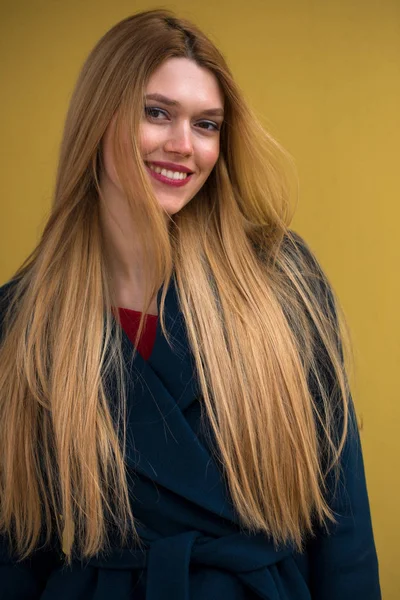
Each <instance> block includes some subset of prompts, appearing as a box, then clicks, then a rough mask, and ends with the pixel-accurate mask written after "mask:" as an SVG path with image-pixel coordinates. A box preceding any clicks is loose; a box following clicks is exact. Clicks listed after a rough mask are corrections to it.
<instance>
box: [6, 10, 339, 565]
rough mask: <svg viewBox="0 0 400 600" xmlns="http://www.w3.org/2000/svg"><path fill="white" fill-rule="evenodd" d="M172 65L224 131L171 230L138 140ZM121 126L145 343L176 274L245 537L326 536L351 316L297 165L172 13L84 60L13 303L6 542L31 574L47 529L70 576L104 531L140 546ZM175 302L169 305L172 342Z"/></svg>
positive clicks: (158, 14) (137, 18) (9, 304)
mask: <svg viewBox="0 0 400 600" xmlns="http://www.w3.org/2000/svg"><path fill="white" fill-rule="evenodd" d="M177 56H178V57H187V58H189V59H191V60H194V61H196V63H197V64H199V65H200V66H202V67H204V68H206V69H209V70H210V71H211V72H212V73H214V75H215V76H216V77H217V79H218V81H219V84H220V86H221V89H222V91H223V94H224V99H225V111H226V117H225V121H224V124H223V127H222V131H221V152H220V156H219V159H218V162H217V164H216V166H215V168H214V169H213V171H212V173H211V175H210V177H209V179H208V180H207V181H206V183H205V185H204V186H203V188H202V189H201V190H200V191H199V192H198V193H197V195H196V196H195V197H194V198H193V199H192V200H191V201H190V202H189V203H188V204H187V205H186V206H185V207H184V208H183V209H182V210H181V211H180V212H179V213H177V214H176V215H174V216H173V217H171V218H170V219H169V222H166V220H165V214H164V212H163V210H162V209H161V207H160V206H159V204H158V202H157V199H156V198H155V196H154V194H153V192H152V188H151V185H150V182H149V181H148V178H147V174H146V171H145V170H144V166H143V163H142V159H141V155H140V149H139V147H138V144H137V139H138V128H139V123H140V119H141V118H142V113H143V97H144V90H145V85H146V82H147V81H148V78H149V76H150V75H151V74H152V73H153V72H154V70H155V69H156V68H157V67H158V66H159V65H160V64H161V63H162V62H163V61H164V60H166V59H168V58H170V57H177ZM115 114H116V115H117V119H116V136H115V140H114V143H115V156H116V161H115V162H116V166H117V169H118V175H119V178H120V181H121V184H122V186H123V189H124V192H125V194H126V197H127V199H128V202H129V206H130V209H131V214H132V219H135V223H137V227H135V229H136V230H137V232H138V235H139V236H140V238H139V239H140V242H141V245H142V246H141V247H143V248H144V252H145V254H144V257H145V261H146V262H145V264H146V273H147V274H148V279H147V282H146V283H147V287H146V299H147V300H146V302H145V303H144V305H143V315H142V319H141V322H140V327H139V331H138V337H139V336H140V334H141V331H142V328H143V326H144V322H145V321H144V319H145V313H146V311H147V310H148V308H149V306H150V302H151V299H152V298H154V296H155V294H156V293H157V291H158V290H159V289H160V286H161V285H163V284H165V285H164V290H165V291H166V289H167V287H168V285H169V283H170V281H171V277H172V275H173V274H174V273H175V276H176V282H177V288H178V295H179V300H180V307H181V310H182V313H183V315H184V318H185V322H186V326H187V332H188V339H189V342H190V346H191V350H192V352H193V355H194V358H195V363H196V367H197V373H198V377H199V383H200V386H201V390H202V397H201V401H202V404H203V410H204V416H206V417H207V418H208V420H209V423H210V424H211V426H212V431H213V433H214V436H215V441H216V444H217V445H216V448H215V457H216V458H217V459H218V461H219V464H220V466H221V469H222V470H223V472H224V475H225V476H226V478H227V482H228V484H229V490H230V493H231V496H232V501H233V503H234V505H235V507H236V509H237V513H238V515H239V517H240V521H241V523H242V525H243V527H244V528H246V529H248V530H249V531H264V532H265V533H266V534H267V535H269V536H271V537H272V538H273V540H274V541H275V542H276V543H277V544H279V543H286V542H290V543H294V544H295V546H297V547H298V548H299V549H300V548H301V547H302V544H303V542H304V540H305V538H306V536H307V535H309V534H312V532H313V528H314V525H315V524H317V523H318V524H324V523H325V524H326V523H328V522H329V521H332V520H333V518H334V517H333V514H332V511H331V508H330V507H329V501H328V498H327V494H326V485H325V482H326V475H327V472H328V471H329V470H330V469H332V468H333V469H334V470H338V464H339V463H338V461H339V457H340V453H341V450H342V447H343V444H344V441H345V438H346V435H347V430H348V417H347V414H348V407H347V404H348V395H349V390H348V383H347V377H346V370H345V366H344V360H343V355H342V349H341V340H342V339H343V340H345V349H346V348H347V345H348V342H347V335H344V333H345V330H344V321H343V317H342V313H340V312H339V310H338V304H337V303H335V300H334V295H333V292H332V290H331V288H330V286H329V285H328V282H327V279H326V277H325V276H324V274H323V272H322V270H321V269H320V267H319V265H318V263H317V261H316V260H315V258H314V256H313V254H312V252H311V251H310V250H309V249H308V248H307V246H306V245H305V244H304V243H303V241H302V239H301V238H300V237H299V236H297V235H295V234H294V233H293V232H291V231H290V229H289V224H290V220H291V218H292V209H291V207H290V193H289V186H288V180H287V177H286V175H285V174H284V173H285V168H286V167H285V161H287V160H289V161H290V158H289V156H288V155H287V154H286V153H285V151H284V150H283V149H282V148H281V147H280V145H279V144H278V143H277V142H276V141H275V140H274V139H273V138H272V137H271V136H270V135H269V134H268V133H267V132H266V131H265V130H264V128H263V127H262V126H261V124H260V122H259V121H258V119H257V118H256V116H255V115H254V114H253V112H252V111H251V110H250V108H249V107H248V106H247V104H246V102H245V101H244V99H243V96H242V94H241V92H240V90H239V89H238V87H237V85H236V84H235V82H234V80H233V78H232V75H231V72H230V70H229V68H228V66H227V64H226V62H225V60H224V58H223V57H222V55H221V54H220V52H219V51H218V50H217V49H216V48H215V46H214V44H213V43H212V42H211V41H210V40H209V39H208V38H207V37H206V36H205V35H204V34H203V33H202V32H201V31H199V30H198V29H197V27H195V26H194V25H193V24H191V23H189V22H187V21H185V20H182V19H177V18H175V16H174V15H173V14H172V13H171V12H169V11H165V10H154V11H148V12H144V13H139V14H136V15H134V16H132V17H129V18H126V19H124V20H123V21H121V22H120V23H118V24H116V25H115V26H114V27H113V28H112V29H110V30H109V31H108V32H107V33H106V34H105V35H104V36H103V37H102V38H101V39H100V41H99V42H98V43H97V45H96V46H95V48H94V49H93V50H92V52H91V53H90V55H89V57H88V58H87V60H86V62H85V64H84V66H83V69H82V71H81V73H80V76H79V78H78V81H77V84H76V87H75V90H74V93H73V95H72V98H71V102H70V107H69V110H68V114H67V118H66V123H65V130H64V135H63V140H62V145H61V151H60V158H59V167H58V172H57V179H56V185H55V191H54V201H53V206H52V211H51V215H50V217H49V219H48V222H47V224H46V226H45V229H44V232H43V235H42V237H41V239H40V242H39V243H38V245H37V247H36V248H35V249H34V251H33V252H32V253H31V255H30V256H29V257H28V258H27V259H26V261H25V262H24V264H23V265H22V266H21V267H20V269H18V271H17V272H16V273H15V275H14V277H13V278H12V282H11V283H12V286H11V287H12V293H10V294H5V296H4V298H3V337H2V342H1V347H0V365H1V369H0V448H1V451H0V531H1V532H2V533H5V534H8V535H9V537H10V540H11V541H12V543H13V544H14V545H15V549H16V552H17V555H18V556H20V557H26V556H28V555H29V554H30V553H31V552H32V551H33V550H34V549H35V548H36V546H37V545H38V543H39V539H40V538H41V534H42V533H43V532H45V542H46V543H47V542H49V540H50V538H51V536H53V535H55V536H56V537H57V538H58V540H59V541H60V543H61V540H62V541H63V544H64V551H65V554H66V559H67V560H71V557H72V554H73V551H72V549H73V548H75V549H76V551H77V552H79V553H80V554H82V555H83V556H86V557H88V556H91V555H93V554H95V553H97V552H98V551H99V550H101V549H103V548H106V547H107V544H108V543H109V538H108V529H109V525H110V522H111V525H112V526H113V527H114V528H117V530H118V532H119V534H120V536H121V543H125V542H126V540H127V539H128V535H129V534H132V533H133V534H134V535H135V539H136V541H138V542H140V540H139V539H138V536H137V534H136V531H135V518H134V515H133V514H132V510H131V507H130V503H129V493H128V485H127V476H126V471H125V461H124V453H125V442H126V439H125V390H124V385H123V381H124V367H123V359H122V354H121V330H120V326H119V322H118V317H117V318H116V319H114V317H113V314H112V307H113V305H114V291H113V289H112V286H111V284H110V270H109V266H108V261H107V256H105V253H104V240H103V237H102V235H103V231H102V226H101V221H100V216H99V204H100V201H101V194H100V186H99V175H100V172H101V169H102V156H101V148H102V146H101V143H102V139H103V136H104V133H105V131H106V128H107V126H108V125H109V123H110V121H111V119H112V117H113V116H114V115H115ZM126 127H128V130H129V131H130V142H131V146H130V149H129V150H130V151H128V152H127V149H126V148H124V147H122V145H121V142H120V140H121V132H122V130H123V129H124V128H126ZM286 164H287V165H288V164H289V163H286ZM131 173H134V174H135V177H134V179H133V178H132V177H131V176H130V174H131ZM144 199H145V200H144ZM143 232H146V234H145V235H144V234H143ZM164 300H165V292H164V291H163V294H162V297H161V304H160V315H159V317H160V319H161V326H162V330H163V333H164V335H165V336H168V334H167V331H166V329H165V323H164ZM335 305H336V310H335ZM339 332H341V333H339ZM110 375H116V376H117V377H116V379H115V380H116V381H117V390H116V395H117V396H118V403H117V408H116V410H113V412H111V409H110V404H109V400H110V397H109V396H110V395H109V390H108V388H107V385H106V382H107V381H109V377H110Z"/></svg>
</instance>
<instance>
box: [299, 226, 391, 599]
mask: <svg viewBox="0 0 400 600" xmlns="http://www.w3.org/2000/svg"><path fill="white" fill-rule="evenodd" d="M295 240H296V244H297V246H298V249H299V250H300V252H301V254H302V256H303V259H304V260H305V264H306V265H307V266H306V269H308V271H307V272H308V273H311V274H312V276H311V281H312V286H311V287H313V291H314V292H315V297H316V299H317V301H318V302H319V303H320V305H321V307H322V309H323V310H324V311H325V312H327V313H328V314H330V315H331V316H332V318H333V320H334V322H335V323H336V332H337V333H338V334H339V327H338V320H337V311H336V306H335V301H334V295H333V292H332V288H331V286H330V284H329V282H328V279H327V278H326V275H325V274H324V273H323V271H322V269H321V267H320V265H319V264H318V262H317V260H316V258H315V256H314V255H313V254H312V252H311V250H310V249H309V248H308V246H307V245H306V244H305V242H304V240H302V238H301V237H300V236H298V234H295ZM337 343H338V349H339V352H340V354H341V358H342V360H343V349H342V342H341V339H340V336H339V335H338V337H337ZM316 352H317V357H316V358H317V365H318V373H319V376H320V377H321V379H322V380H323V381H324V387H326V389H328V391H329V393H330V395H331V397H333V395H334V388H335V381H334V379H333V371H332V368H331V366H330V363H329V358H328V356H327V353H326V350H324V347H323V345H322V342H321V341H320V339H319V338H318V336H317V343H316ZM310 388H311V391H312V393H313V395H314V397H315V398H316V402H317V405H318V398H317V397H316V396H315V395H318V391H317V387H316V385H315V379H314V380H313V378H311V379H310ZM334 418H335V427H337V428H338V432H339V433H340V432H341V431H342V429H341V428H342V425H343V423H342V420H341V414H340V413H339V412H337V414H336V415H335V417H334ZM326 484H327V488H326V499H327V503H328V504H329V506H330V508H331V509H332V511H333V514H334V517H335V520H336V523H334V524H329V525H328V528H327V529H326V528H323V527H319V528H317V530H316V532H315V533H316V535H315V537H313V538H312V539H311V541H310V542H309V543H308V544H307V554H308V558H309V567H310V587H311V592H312V598H313V600H355V599H356V598H357V599H358V598H362V599H363V600H380V598H381V592H380V584H379V571H378V559H377V554H376V549H375V542H374V536H373V529H372V523H371V514H370V506H369V499H368V493H367V484H366V477H365V470H364V464H363V456H362V447H361V441H360V436H359V432H358V426H357V419H356V414H355V408H354V404H353V400H352V397H351V394H350V392H349V427H348V434H347V437H346V442H345V446H344V448H343V452H342V454H341V459H340V476H339V480H338V481H335V477H334V473H333V471H330V473H329V474H328V476H327V479H326Z"/></svg>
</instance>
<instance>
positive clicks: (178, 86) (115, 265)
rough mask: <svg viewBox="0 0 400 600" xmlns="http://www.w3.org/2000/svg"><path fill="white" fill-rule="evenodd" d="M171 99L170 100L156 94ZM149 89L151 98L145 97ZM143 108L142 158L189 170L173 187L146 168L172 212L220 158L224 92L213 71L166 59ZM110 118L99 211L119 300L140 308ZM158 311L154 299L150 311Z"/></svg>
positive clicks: (136, 255)
mask: <svg viewBox="0 0 400 600" xmlns="http://www.w3.org/2000/svg"><path fill="white" fill-rule="evenodd" d="M154 94H156V95H158V96H160V95H162V96H163V97H164V98H167V99H169V100H172V101H173V102H174V104H173V105H170V104H169V103H166V102H165V100H163V101H161V100H160V99H159V98H157V99H155V98H154ZM149 95H153V98H152V99H150V98H147V97H148V96H149ZM146 98H147V100H146V103H145V106H146V109H145V112H144V114H143V116H142V121H141V125H140V150H141V154H142V158H143V160H144V162H145V163H146V164H147V163H149V162H152V161H161V162H163V161H166V162H172V163H175V164H178V165H183V166H185V167H187V168H189V169H190V170H191V171H192V172H193V175H192V176H191V180H190V181H189V182H188V183H187V184H186V185H185V186H182V187H172V186H169V185H166V184H165V183H162V182H160V181H158V180H156V179H154V178H153V177H152V176H151V174H150V173H149V175H148V176H149V179H150V181H151V184H152V186H153V189H154V192H155V195H156V198H157V199H158V201H159V202H160V205H161V206H162V208H163V209H164V210H165V212H166V214H168V215H173V214H176V213H177V212H178V211H179V210H181V209H182V208H183V207H184V206H185V205H186V204H187V203H188V202H190V201H191V200H192V199H193V198H194V196H195V195H196V193H197V192H198V191H199V189H200V188H201V187H202V186H203V185H204V183H205V181H206V180H207V178H208V176H209V175H210V173H211V171H212V169H213V168H214V166H215V163H216V162H217V160H218V156H219V151H220V131H219V129H220V127H221V125H222V121H223V115H222V114H217V113H215V114H209V113H205V112H204V111H209V110H211V109H217V110H218V113H223V106H224V103H223V95H222V92H221V89H220V87H219V84H218V81H217V79H216V77H215V76H214V74H213V73H211V72H210V71H208V70H207V69H204V68H202V67H200V66H198V65H197V64H196V63H195V62H194V61H191V60H189V59H187V58H170V59H168V60H166V61H165V62H164V63H163V64H162V65H161V66H160V67H159V68H158V69H157V70H156V71H155V72H154V73H153V74H152V76H151V77H150V79H149V81H148V84H147V86H146ZM113 128H114V119H113V120H112V121H111V123H110V125H109V127H108V128H107V131H106V133H105V136H104V140H103V161H104V170H103V173H102V174H101V178H100V187H101V190H102V194H103V198H104V203H102V204H101V209H100V214H101V219H102V224H103V230H104V233H105V240H106V244H107V251H108V255H109V257H110V264H111V271H112V278H113V286H114V289H115V291H116V299H117V305H118V306H122V307H126V308H131V309H133V310H141V306H142V299H143V294H142V289H143V285H142V282H143V269H142V265H141V261H140V255H141V253H140V248H139V247H138V246H137V238H136V236H135V223H134V222H132V219H131V217H130V214H129V211H128V208H127V202H126V199H125V198H124V194H123V192H122V189H121V186H120V185H119V181H118V177H117V175H116V172H115V167H114V161H113V153H112V148H111V140H112V135H113ZM148 312H149V313H150V314H157V305H156V301H155V299H153V303H152V305H151V307H150V310H149V311H148Z"/></svg>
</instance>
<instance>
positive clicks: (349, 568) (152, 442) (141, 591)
mask: <svg viewBox="0 0 400 600" xmlns="http://www.w3.org/2000/svg"><path fill="white" fill-rule="evenodd" d="M2 290H3V288H2V289H1V290H0V291H2ZM161 291H162V290H161V289H160V291H159V293H158V296H157V305H158V306H159V305H160V297H161ZM166 325H167V329H168V332H169V333H170V335H171V339H172V342H173V349H171V348H170V347H169V345H168V343H167V341H166V339H165V337H164V336H163V335H162V331H161V325H160V323H159V320H158V319H157V324H156V333H155V341H154V346H153V349H152V351H151V354H150V356H149V359H148V360H147V361H146V360H145V359H144V358H143V357H142V356H141V355H140V353H137V355H136V357H135V359H134V360H133V361H132V359H131V357H132V350H133V346H132V343H131V341H130V340H129V337H128V335H127V334H126V332H123V352H124V357H125V360H126V365H127V370H128V371H127V372H128V375H127V382H126V383H127V394H128V395H127V398H128V417H127V418H128V443H127V469H128V473H129V479H130V482H131V488H130V489H131V498H132V507H133V513H134V515H135V516H136V517H137V519H138V520H139V522H140V525H139V526H138V532H139V533H140V536H141V539H142V540H143V542H144V548H143V549H138V548H135V547H131V548H118V547H116V548H115V549H114V550H113V551H112V553H111V554H109V555H107V556H98V557H96V558H92V559H90V560H89V561H79V560H75V561H74V562H73V564H72V566H71V567H66V568H63V567H62V565H61V562H60V561H59V558H58V556H57V555H56V553H54V552H53V553H52V552H50V551H49V552H48V553H47V554H46V553H44V552H39V553H37V554H36V555H35V556H34V557H33V559H32V560H30V561H25V562H24V563H19V564H15V562H13V561H12V559H11V558H10V556H9V554H8V551H7V545H6V543H5V540H3V546H2V550H1V551H0V599H1V600H28V599H29V600H36V599H40V600H67V599H68V600H72V599H73V600H109V599H110V598H112V599H113V600H128V599H129V600H217V599H218V600H220V599H224V600H225V599H229V600H245V599H246V600H252V599H253V600H257V599H263V600H310V599H313V600H354V598H362V599H363V600H379V599H380V598H381V595H380V587H379V576H378V562H377V556H376V551H375V545H374V538H373V532H372V526H371V519H370V510H369V503H368V495H367V488H366V481H365V474H364V467H363V460H362V453H361V446H360V439H359V436H358V433H357V429H356V428H354V429H352V434H351V435H350V436H349V437H348V439H347V443H346V447H345V451H344V453H343V458H342V472H343V475H342V481H341V486H340V487H339V492H338V493H337V494H336V495H335V496H334V497H332V499H331V503H332V506H333V507H334V510H335V514H336V518H337V524H336V525H335V527H332V528H331V532H330V534H329V535H328V534H327V533H325V532H322V531H321V532H318V534H317V536H316V537H315V538H314V539H313V540H310V542H309V543H308V544H307V547H306V550H305V552H303V553H302V554H300V553H298V552H297V551H295V550H294V549H293V548H292V547H290V546H285V547H281V548H275V547H274V545H273V543H272V541H271V540H270V539H269V538H267V536H265V535H264V534H257V535H248V534H246V533H245V532H244V531H243V530H242V529H241V528H240V527H239V521H238V518H237V514H236V513H235V510H234V507H233V505H232V502H231V500H230V496H229V493H228V489H227V485H226V481H225V480H224V478H223V476H222V474H221V471H220V469H219V467H218V464H217V462H216V461H215V459H214V458H213V456H212V453H211V451H210V447H209V442H208V441H207V440H208V438H207V436H206V435H205V434H206V431H205V430H204V429H203V427H201V424H200V415H201V413H200V409H201V406H200V401H199V398H200V393H199V387H198V383H197V379H196V377H195V371H194V361H193V356H192V355H191V352H190V350H189V345H188V340H187V336H186V331H185V326H184V321H183V315H182V313H181V311H180V309H179V305H178V297H177V292H176V289H175V282H174V279H173V280H172V281H171V285H170V287H169V289H168V293H167V298H166ZM133 440H134V444H133Z"/></svg>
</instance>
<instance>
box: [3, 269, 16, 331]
mask: <svg viewBox="0 0 400 600" xmlns="http://www.w3.org/2000/svg"><path fill="white" fill-rule="evenodd" d="M17 283H18V279H15V278H13V279H10V280H9V281H7V282H6V283H4V284H3V285H1V286H0V339H1V337H2V332H3V324H4V321H5V318H6V315H7V311H8V309H9V307H10V304H11V301H12V299H13V297H14V293H15V289H16V286H17Z"/></svg>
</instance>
